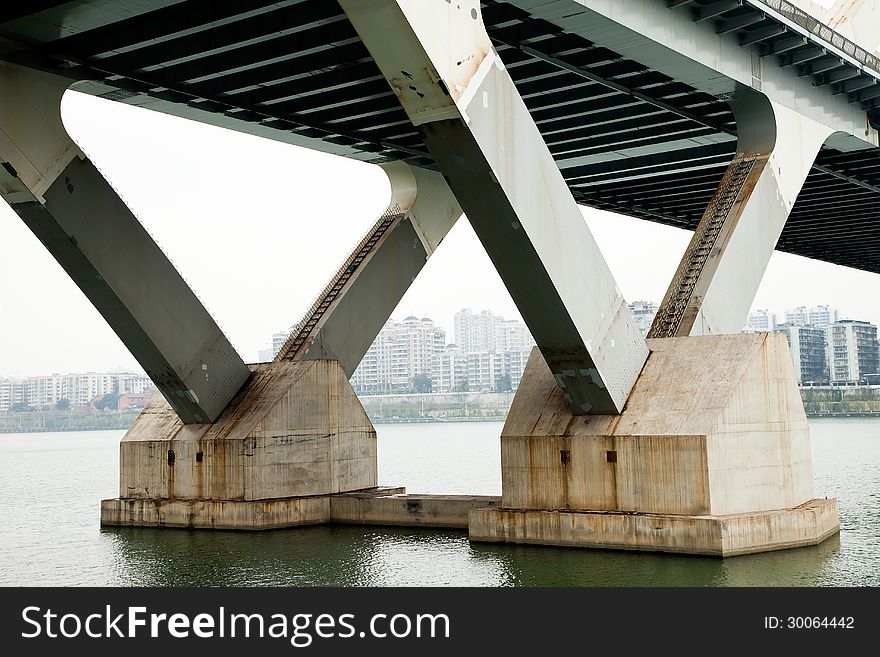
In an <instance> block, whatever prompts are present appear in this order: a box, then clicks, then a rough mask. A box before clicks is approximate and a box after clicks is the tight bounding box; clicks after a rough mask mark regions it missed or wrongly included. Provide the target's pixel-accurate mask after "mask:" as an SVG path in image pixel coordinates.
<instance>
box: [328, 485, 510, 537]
mask: <svg viewBox="0 0 880 657" xmlns="http://www.w3.org/2000/svg"><path fill="white" fill-rule="evenodd" d="M500 506H501V498H500V497H497V496H490V495H402V494H384V495H377V494H375V493H371V492H370V491H366V492H363V493H361V492H355V493H344V494H341V495H334V496H333V497H332V498H331V499H330V522H335V523H340V524H347V525H390V526H400V527H449V528H457V529H467V528H468V513H469V512H470V511H472V510H473V509H481V508H495V507H500Z"/></svg>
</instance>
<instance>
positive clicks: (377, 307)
mask: <svg viewBox="0 0 880 657" xmlns="http://www.w3.org/2000/svg"><path fill="white" fill-rule="evenodd" d="M384 169H385V171H386V173H387V174H388V177H389V181H390V182H391V187H392V199H391V201H390V203H389V205H388V209H387V211H386V212H385V213H384V214H383V215H382V216H381V217H380V218H379V219H378V220H377V222H376V223H375V224H374V225H373V226H372V227H371V229H370V230H369V231H368V232H367V234H366V235H365V236H364V237H363V239H362V240H361V241H360V242H359V243H358V244H357V245H356V246H355V248H354V249H353V251H352V252H351V255H350V256H349V257H348V258H347V259H346V261H345V262H344V263H342V265H341V267H340V268H339V270H338V271H337V272H336V274H335V275H334V276H333V278H332V279H331V280H330V282H329V283H328V284H327V286H326V287H325V288H324V290H323V291H322V292H321V293H320V295H319V296H318V297H317V299H316V300H315V302H314V303H313V304H312V306H311V307H310V308H309V309H308V311H307V312H306V313H305V315H304V316H303V318H302V321H300V322H299V324H297V325H296V327H295V328H294V330H293V331H292V333H291V335H290V337H289V339H288V340H287V342H286V343H285V345H284V347H283V348H282V350H281V351H280V352H279V354H278V355H277V357H276V358H275V359H274V361H273V362H271V363H260V364H257V365H251V366H250V369H251V372H252V374H251V377H250V379H249V380H248V382H247V383H246V384H245V386H244V387H243V388H242V389H241V390H240V391H239V393H238V394H237V395H236V396H235V397H234V398H233V399H232V401H231V402H230V404H229V405H228V406H227V407H226V408H225V410H224V411H223V413H222V414H221V415H220V416H219V417H218V418H217V420H216V421H214V422H212V423H202V424H197V425H192V424H185V423H184V422H182V420H181V419H180V417H179V416H178V414H177V413H175V411H174V409H173V408H171V407H170V406H169V405H168V403H167V402H166V401H165V400H164V399H156V400H154V401H153V402H152V403H151V404H150V405H149V406H148V407H147V408H145V409H144V411H143V412H142V413H141V414H140V415H139V416H138V418H137V419H136V420H135V423H134V424H133V425H132V427H131V429H130V430H129V431H128V433H127V434H126V435H125V437H124V438H123V440H122V444H121V446H120V482H119V498H117V499H111V500H104V501H103V502H102V505H101V522H102V524H103V525H127V526H142V527H143V526H146V527H194V528H215V529H251V530H255V529H271V528H278V527H291V526H295V525H307V524H320V523H325V522H329V521H330V520H331V513H332V509H333V504H332V502H333V499H334V496H339V495H343V496H345V494H348V493H356V495H355V496H353V497H352V496H346V497H345V499H339V500H338V501H337V504H336V508H337V515H338V516H339V518H340V519H341V521H343V522H344V521H346V519H350V518H359V519H362V520H363V519H366V521H369V517H370V514H367V515H366V516H365V515H364V513H363V507H371V506H372V503H371V500H372V498H373V497H376V496H385V497H386V498H387V496H389V495H395V494H396V495H399V494H401V493H402V492H403V489H382V490H380V489H377V477H378V473H377V464H376V431H375V429H374V428H373V425H372V423H371V422H370V420H369V418H368V417H367V414H366V413H365V412H364V409H363V407H362V406H361V403H360V401H359V400H358V398H357V396H356V395H355V393H354V390H353V389H352V387H351V385H350V384H349V382H348V379H349V377H350V376H351V375H352V373H353V372H354V370H355V368H356V367H357V366H358V364H359V363H360V361H361V358H362V357H363V355H364V353H365V352H366V351H367V349H368V348H369V346H370V344H371V343H372V341H373V339H374V338H375V336H376V335H377V334H378V332H379V330H380V329H381V328H382V326H383V325H384V323H385V322H386V321H387V318H388V317H389V315H390V314H391V312H392V311H393V309H394V308H395V306H396V305H397V303H398V302H399V300H400V297H401V296H403V294H404V293H405V292H406V290H407V288H408V287H409V285H410V284H411V282H412V281H413V279H414V278H415V277H416V275H417V274H418V273H419V271H420V270H421V268H422V267H423V266H424V264H425V261H426V260H427V258H428V257H430V255H431V254H432V253H433V252H434V250H435V249H436V248H437V246H438V245H439V243H440V241H441V240H442V239H443V237H444V236H445V235H446V234H447V233H448V231H449V230H450V228H451V227H452V225H453V224H454V223H455V221H456V220H457V219H458V217H459V215H460V214H461V211H460V209H459V207H458V204H457V203H456V201H455V198H454V197H453V196H452V194H451V193H450V192H449V189H448V187H447V186H446V184H445V182H444V181H443V178H442V177H441V176H440V175H439V174H437V173H434V172H430V171H422V170H416V169H412V168H410V167H409V166H408V165H406V164H403V163H390V164H387V165H384ZM387 501H390V502H392V505H393V504H394V501H393V500H391V499H390V498H388V499H387V500H386V502H387ZM400 504H401V505H402V504H403V503H402V502H401V503H400ZM440 506H441V507H442V506H443V505H442V504H441V505H440ZM470 506H474V504H473V503H471V505H470ZM402 508H404V509H405V508H406V507H405V506H403V507H402ZM418 508H419V509H423V508H428V509H430V514H431V515H432V516H434V517H438V515H437V514H438V513H440V514H441V519H442V512H443V509H442V508H440V509H438V507H437V502H426V503H425V506H422V505H421V504H420V505H419V506H418ZM377 513H378V512H377ZM465 514H466V510H465ZM374 515H375V514H374ZM404 515H406V514H404ZM410 515H413V514H410ZM459 515H461V514H459ZM415 516H416V519H415V520H414V521H413V522H415V523H416V524H418V522H419V520H418V516H419V514H418V513H417V514H415ZM447 521H448V519H447Z"/></svg>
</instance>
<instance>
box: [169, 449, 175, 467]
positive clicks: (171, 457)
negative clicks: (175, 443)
mask: <svg viewBox="0 0 880 657" xmlns="http://www.w3.org/2000/svg"><path fill="white" fill-rule="evenodd" d="M168 465H174V450H173V449H169V450H168Z"/></svg>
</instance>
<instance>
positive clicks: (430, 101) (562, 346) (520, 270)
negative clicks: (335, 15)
mask: <svg viewBox="0 0 880 657" xmlns="http://www.w3.org/2000/svg"><path fill="white" fill-rule="evenodd" d="M340 5H341V6H342V8H343V10H344V11H345V12H346V14H347V15H348V17H349V19H350V20H351V22H352V24H353V25H354V27H355V29H356V30H357V31H358V33H359V34H360V36H361V39H362V40H363V41H364V43H365V44H366V46H367V49H368V50H369V51H370V53H371V54H372V56H373V58H374V60H375V61H376V63H377V64H378V66H379V68H380V70H381V71H382V73H383V75H384V76H385V77H386V79H387V80H388V82H389V83H390V85H391V87H392V88H393V89H394V91H395V93H396V94H397V95H398V97H399V99H400V102H401V104H402V105H403V108H404V109H405V110H406V112H407V115H408V116H409V118H410V120H411V121H412V122H413V125H415V126H417V127H418V128H419V129H420V131H421V132H422V135H423V137H424V139H425V143H426V145H427V147H428V149H429V151H430V152H431V154H432V156H433V157H434V159H435V160H436V161H437V163H438V165H439V167H440V170H441V171H442V172H443V175H444V177H445V178H446V179H447V181H448V182H449V185H450V187H451V188H452V191H453V192H454V193H455V196H456V198H457V199H458V201H459V202H460V203H461V206H462V208H463V209H464V211H465V213H466V214H467V217H468V219H469V221H470V222H471V224H472V225H473V226H474V230H475V231H476V233H477V235H478V236H479V238H480V240H481V241H482V243H483V245H484V246H485V248H486V250H487V252H488V253H489V256H490V258H491V259H492V261H493V263H494V264H495V266H496V268H497V269H498V272H499V274H500V275H501V278H502V279H503V280H504V282H505V284H506V286H507V288H508V290H509V291H510V294H511V296H512V297H513V300H514V302H515V303H516V304H517V307H518V308H519V310H520V312H521V313H522V316H523V319H524V320H525V322H526V324H527V325H528V326H529V329H530V330H531V332H532V335H533V336H534V338H535V341H536V342H537V344H538V346H539V347H540V349H541V352H542V353H543V355H544V357H545V359H546V360H547V363H548V364H549V366H550V369H551V370H552V371H553V373H554V376H555V378H556V381H557V382H558V384H559V385H560V387H561V388H562V390H563V393H564V395H565V398H566V401H567V403H568V405H569V406H570V407H571V408H572V410H573V412H574V413H576V414H585V413H597V414H599V413H619V412H620V411H621V410H622V408H623V406H624V404H625V403H626V399H627V397H628V395H629V392H630V390H631V389H632V386H633V384H634V383H635V380H636V378H637V377H638V375H639V372H640V371H641V369H642V366H643V364H644V362H645V360H646V359H647V355H648V348H647V345H646V343H645V341H644V340H643V339H642V337H641V335H640V333H639V331H638V329H637V328H636V327H635V324H634V322H633V319H632V315H631V313H630V311H629V309H628V308H627V306H626V303H625V302H624V299H623V297H622V296H621V294H620V291H619V290H618V288H617V286H616V284H615V282H614V278H613V277H612V275H611V272H610V270H609V269H608V266H607V265H606V263H605V260H604V259H603V257H602V254H601V253H600V251H599V249H598V247H597V245H596V243H595V241H594V239H593V237H592V235H591V234H590V231H589V229H588V228H587V226H586V223H585V222H584V219H583V217H582V215H581V213H580V210H579V209H578V207H577V204H576V203H575V201H574V199H573V198H572V196H571V194H570V192H569V190H568V188H567V186H566V184H565V181H564V179H563V178H562V175H561V174H560V172H559V169H558V167H557V165H556V163H555V162H554V161H553V158H552V156H551V154H550V151H549V150H548V148H547V146H546V144H545V143H544V141H543V139H542V138H541V135H540V133H539V132H538V129H537V127H536V126H535V124H534V122H533V120H532V117H531V115H530V114H529V112H528V109H527V108H526V106H525V104H524V103H523V101H522V99H521V98H520V96H519V94H518V93H517V91H516V88H515V86H514V84H513V81H512V79H511V77H510V75H509V74H508V72H507V71H506V69H505V67H504V63H503V62H502V61H501V59H500V57H499V56H498V54H497V53H496V52H495V50H494V49H493V47H492V44H491V41H490V39H489V36H488V34H487V33H486V29H485V26H484V25H483V22H482V18H481V15H480V3H479V2H478V1H477V0H460V1H457V2H445V1H444V0H433V1H430V2H426V1H425V0H396V1H395V0H341V1H340Z"/></svg>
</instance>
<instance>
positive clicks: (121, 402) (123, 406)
mask: <svg viewBox="0 0 880 657" xmlns="http://www.w3.org/2000/svg"><path fill="white" fill-rule="evenodd" d="M155 392H156V389H155V388H151V389H149V390H146V391H144V392H141V393H130V394H124V395H119V399H118V400H117V402H116V408H117V410H120V411H124V410H128V409H136V408H143V407H144V406H146V405H147V404H148V403H149V402H150V400H151V399H152V398H153V394H154V393H155Z"/></svg>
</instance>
